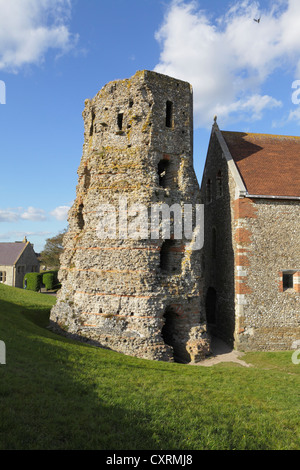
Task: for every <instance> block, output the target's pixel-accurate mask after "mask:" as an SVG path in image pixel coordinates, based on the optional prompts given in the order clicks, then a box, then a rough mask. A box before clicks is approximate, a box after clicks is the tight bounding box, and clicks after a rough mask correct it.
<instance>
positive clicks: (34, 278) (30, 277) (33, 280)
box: [23, 273, 43, 292]
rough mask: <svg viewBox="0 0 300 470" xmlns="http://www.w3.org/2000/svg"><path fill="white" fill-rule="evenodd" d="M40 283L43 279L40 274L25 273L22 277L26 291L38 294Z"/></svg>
mask: <svg viewBox="0 0 300 470" xmlns="http://www.w3.org/2000/svg"><path fill="white" fill-rule="evenodd" d="M42 281H43V277H42V274H41V273H27V274H25V276H24V281H23V286H24V288H25V289H27V290H33V291H35V292H38V291H39V290H40V288H41V285H42ZM25 286H26V287H25Z"/></svg>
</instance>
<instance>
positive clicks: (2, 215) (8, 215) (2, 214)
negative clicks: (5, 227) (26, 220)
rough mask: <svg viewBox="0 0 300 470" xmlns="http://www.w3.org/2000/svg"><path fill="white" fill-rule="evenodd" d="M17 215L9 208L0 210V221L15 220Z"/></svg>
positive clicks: (17, 217)
mask: <svg viewBox="0 0 300 470" xmlns="http://www.w3.org/2000/svg"><path fill="white" fill-rule="evenodd" d="M18 219H19V215H18V214H17V213H16V212H14V211H11V210H0V222H16V221H17V220H18Z"/></svg>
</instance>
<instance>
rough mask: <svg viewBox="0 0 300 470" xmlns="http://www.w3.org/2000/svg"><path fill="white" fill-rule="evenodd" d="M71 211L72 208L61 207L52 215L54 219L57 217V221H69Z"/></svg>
mask: <svg viewBox="0 0 300 470" xmlns="http://www.w3.org/2000/svg"><path fill="white" fill-rule="evenodd" d="M69 209H70V206H59V207H56V209H54V210H53V211H52V212H50V214H51V215H53V217H55V218H56V219H57V220H67V217H68V212H69Z"/></svg>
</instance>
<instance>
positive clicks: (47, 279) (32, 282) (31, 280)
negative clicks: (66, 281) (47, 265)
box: [23, 270, 58, 292]
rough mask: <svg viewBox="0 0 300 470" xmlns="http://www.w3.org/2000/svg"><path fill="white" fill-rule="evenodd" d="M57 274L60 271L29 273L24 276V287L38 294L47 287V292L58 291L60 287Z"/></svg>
mask: <svg viewBox="0 0 300 470" xmlns="http://www.w3.org/2000/svg"><path fill="white" fill-rule="evenodd" d="M57 274H58V270H54V271H45V272H42V273H27V274H25V276H24V281H23V287H24V289H27V290H33V291H35V292H38V291H39V290H40V289H41V287H43V286H45V288H46V289H47V290H52V289H56V288H57V287H58V279H57ZM25 286H26V287H25Z"/></svg>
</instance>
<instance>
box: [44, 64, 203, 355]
mask: <svg viewBox="0 0 300 470" xmlns="http://www.w3.org/2000/svg"><path fill="white" fill-rule="evenodd" d="M83 118H84V127H85V131H84V145H83V155H82V160H81V163H80V166H79V169H78V185H77V190H76V200H75V202H74V204H73V206H72V208H71V209H70V212H69V217H68V222H69V229H68V232H67V234H66V235H65V237H64V252H63V254H62V256H61V268H60V272H59V278H60V281H61V283H62V288H61V290H60V291H59V293H58V297H57V303H56V305H55V306H54V307H53V309H52V312H51V317H50V321H51V327H52V328H53V329H60V330H62V331H64V332H65V334H69V335H73V336H75V337H78V338H85V339H86V340H89V341H94V342H95V344H98V345H99V346H102V347H106V348H110V349H113V350H115V351H119V352H122V353H125V354H128V355H134V356H138V357H142V358H147V359H155V360H165V361H173V360H178V361H182V362H197V361H199V360H201V359H203V358H204V357H205V356H206V355H207V354H208V352H209V347H210V346H209V339H208V335H207V333H206V324H205V315H204V310H203V306H202V278H203V276H202V272H201V253H200V250H199V249H198V250H195V249H193V246H192V244H193V240H191V239H187V238H185V236H184V234H183V237H182V239H178V238H176V237H175V238H173V239H162V238H161V237H160V238H159V239H153V238H151V237H150V236H148V237H146V238H145V237H144V238H142V237H140V238H137V239H133V238H128V237H126V236H125V235H124V233H118V227H119V226H120V217H121V216H120V213H119V212H117V217H116V219H115V222H116V224H115V226H112V227H111V229H114V230H115V232H114V234H115V236H114V237H113V238H103V237H100V236H99V207H103V206H102V205H104V204H110V205H111V206H113V207H115V208H117V209H118V208H120V204H123V206H122V207H124V205H125V204H126V207H128V208H129V207H133V205H134V204H143V205H144V206H147V207H150V206H151V205H153V204H163V203H164V204H166V205H168V207H171V206H172V205H173V204H180V206H181V207H183V204H190V205H192V207H196V204H199V203H200V190H199V186H198V182H197V179H196V176H195V173H194V169H193V103H192V90H191V87H190V85H189V84H188V83H186V82H183V81H180V80H175V79H173V78H170V77H167V76H164V75H161V74H157V73H155V72H150V71H141V72H137V73H136V74H135V75H134V76H133V77H132V78H131V79H126V80H117V81H114V82H111V83H108V84H107V85H105V86H104V87H103V88H102V90H100V91H99V93H98V94H97V95H96V96H95V97H94V98H93V99H92V100H86V102H85V109H84V112H83ZM128 214H131V218H130V217H129V218H128V223H130V222H131V221H132V220H133V215H134V214H133V213H129V212H128ZM116 229H117V230H116ZM171 238H172V237H171Z"/></svg>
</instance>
